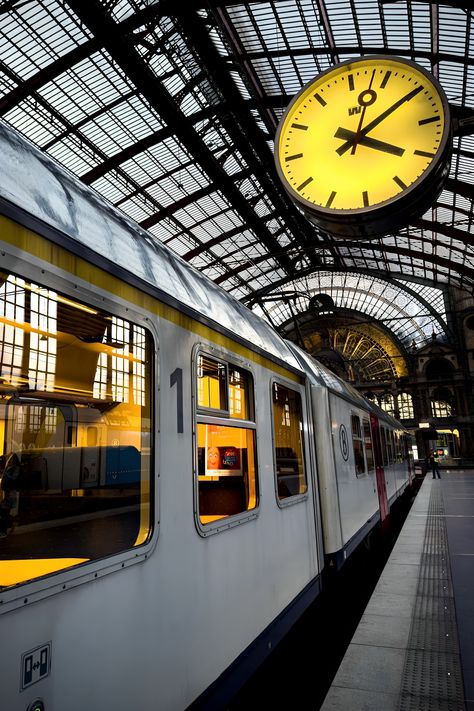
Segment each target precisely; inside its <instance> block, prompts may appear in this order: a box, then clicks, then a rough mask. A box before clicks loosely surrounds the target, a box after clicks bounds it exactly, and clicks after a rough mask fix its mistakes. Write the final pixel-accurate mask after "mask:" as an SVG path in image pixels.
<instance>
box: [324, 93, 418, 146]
mask: <svg viewBox="0 0 474 711" xmlns="http://www.w3.org/2000/svg"><path fill="white" fill-rule="evenodd" d="M423 89H424V87H423V86H421V85H420V86H417V87H416V89H412V91H410V92H408V94H406V95H405V96H402V98H401V99H398V101H396V102H395V103H394V104H392V105H391V106H389V107H388V109H385V111H383V112H382V113H381V114H380V115H379V116H377V117H376V118H374V120H373V121H371V122H370V123H368V124H367V126H366V127H365V128H363V129H362V130H361V131H360V133H359V136H354V137H353V138H351V139H349V140H347V141H346V142H345V143H343V144H342V146H339V148H338V149H337V153H339V155H340V156H342V155H343V153H345V152H346V151H348V150H349V148H352V147H353V146H354V144H356V143H357V142H359V141H360V136H366V135H367V134H368V133H369V131H371V130H372V129H373V128H375V127H376V126H378V125H379V123H382V121H384V120H385V119H386V118H387V116H390V114H392V113H393V112H394V111H395V110H396V109H398V108H399V107H400V106H401V105H402V104H404V103H405V101H410V100H411V99H413V97H414V96H416V95H417V94H419V93H420V91H423Z"/></svg>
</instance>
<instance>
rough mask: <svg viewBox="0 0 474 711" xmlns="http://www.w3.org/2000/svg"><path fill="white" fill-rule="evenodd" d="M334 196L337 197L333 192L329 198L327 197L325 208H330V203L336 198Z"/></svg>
mask: <svg viewBox="0 0 474 711" xmlns="http://www.w3.org/2000/svg"><path fill="white" fill-rule="evenodd" d="M336 195H337V193H336V191H335V190H333V191H332V193H331V194H330V196H329V199H328V201H327V203H326V207H331V205H332V201H333V200H334V198H335V197H336Z"/></svg>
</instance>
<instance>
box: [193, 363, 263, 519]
mask: <svg viewBox="0 0 474 711" xmlns="http://www.w3.org/2000/svg"><path fill="white" fill-rule="evenodd" d="M196 374H197V377H196V402H197V408H196V419H197V423H196V434H197V516H198V524H199V527H200V528H201V527H204V528H203V530H206V531H208V530H215V529H216V525H214V526H212V524H216V522H218V525H220V524H221V522H222V519H226V518H228V517H230V516H236V515H239V514H240V515H245V514H248V513H249V512H252V511H254V510H255V509H256V508H257V505H258V480H257V456H256V424H255V415H254V412H255V408H254V403H253V379H252V375H251V373H250V372H249V371H247V370H244V369H243V368H240V367H238V366H236V365H234V364H232V363H228V362H226V361H224V360H223V359H220V358H214V357H211V356H208V355H207V354H201V353H200V354H198V357H197V368H196ZM209 527H210V529H209Z"/></svg>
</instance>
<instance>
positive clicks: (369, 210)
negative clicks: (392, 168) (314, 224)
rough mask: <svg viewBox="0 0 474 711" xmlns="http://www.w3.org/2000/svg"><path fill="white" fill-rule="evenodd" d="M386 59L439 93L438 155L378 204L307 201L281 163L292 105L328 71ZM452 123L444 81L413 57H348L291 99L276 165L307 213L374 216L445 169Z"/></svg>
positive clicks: (376, 55) (276, 147) (279, 175)
mask: <svg viewBox="0 0 474 711" xmlns="http://www.w3.org/2000/svg"><path fill="white" fill-rule="evenodd" d="M384 59H387V60H390V61H391V62H398V63H401V64H406V65H408V66H410V67H412V68H413V69H415V70H416V71H418V72H420V73H421V74H423V75H424V76H425V77H426V79H427V80H428V81H429V82H431V84H432V85H433V86H434V88H435V89H436V91H437V92H438V94H439V96H440V99H441V103H442V105H443V111H444V126H443V134H442V137H441V140H440V144H439V147H438V150H437V151H436V154H435V157H434V158H433V160H432V161H431V163H430V165H429V166H428V167H427V168H426V170H425V171H423V172H422V173H421V175H420V176H419V177H418V178H417V179H416V180H415V181H414V182H413V183H412V184H411V185H409V186H408V188H407V189H406V190H404V191H403V192H401V193H399V194H398V195H393V196H392V197H391V198H387V200H383V201H382V202H378V203H375V204H374V205H368V206H367V207H355V208H347V209H342V210H341V209H336V208H332V207H325V206H323V205H316V204H315V203H314V202H311V201H310V200H306V198H303V197H302V196H301V195H299V194H298V193H297V192H296V191H295V190H294V188H293V187H292V186H291V185H290V184H289V183H288V181H287V179H286V176H285V174H284V172H283V170H282V167H281V164H280V151H279V145H280V136H281V132H282V130H283V125H284V123H285V121H286V119H287V117H288V114H289V113H290V111H291V109H292V107H293V106H294V105H295V104H296V102H297V101H298V100H299V99H300V97H301V96H302V94H304V93H305V92H306V91H307V89H308V88H309V87H311V86H312V85H313V84H315V83H316V82H319V81H320V79H322V78H323V77H324V76H326V75H328V74H332V73H333V72H334V71H335V70H337V69H339V68H340V67H344V66H347V65H351V64H363V63H365V62H367V61H369V60H377V61H383V60H384ZM451 143H452V122H451V111H450V108H449V103H448V99H447V96H446V93H445V91H444V89H443V87H442V86H441V84H440V83H439V82H438V80H437V79H436V78H435V77H434V76H433V75H431V74H430V73H429V72H428V71H427V70H426V69H425V68H424V67H422V66H420V65H419V64H417V63H416V62H413V61H412V60H411V59H405V58H404V57H399V56H397V55H391V54H370V55H367V56H364V57H358V58H356V59H349V60H346V61H344V62H339V63H338V64H334V65H333V66H332V67H330V68H329V69H326V70H325V71H324V72H321V74H318V75H317V77H315V78H314V79H312V80H311V81H309V82H307V83H306V84H305V85H304V87H303V88H302V89H301V90H300V91H299V92H298V94H296V96H294V97H293V99H292V100H291V102H290V103H289V104H288V106H287V108H286V110H285V113H284V114H283V116H282V117H281V119H280V123H279V124H278V127H277V131H276V134H275V154H274V155H275V165H276V169H277V174H278V177H279V179H280V181H281V182H282V184H283V187H284V189H285V190H286V192H287V193H288V195H289V196H290V198H291V199H292V200H293V202H295V203H297V205H298V206H299V207H300V208H301V209H302V210H303V211H304V212H305V213H308V212H309V213H311V212H314V213H317V214H318V215H321V216H322V217H324V216H327V217H329V218H332V217H334V218H335V219H336V220H337V219H338V218H339V217H340V218H346V217H347V216H348V215H354V216H355V217H357V216H361V217H362V216H365V215H372V214H373V215H375V214H376V212H377V211H378V210H380V209H385V208H386V207H390V206H392V207H394V208H395V206H396V207H397V208H398V205H399V202H400V200H401V198H402V197H403V196H404V195H406V194H407V193H408V192H411V191H412V190H414V191H416V190H417V189H418V187H419V185H420V184H422V183H424V182H425V181H426V180H429V179H430V177H432V175H433V174H434V173H435V172H436V171H437V170H439V169H440V168H441V170H442V169H443V164H444V163H445V162H446V161H448V160H450V159H451V152H452V146H451Z"/></svg>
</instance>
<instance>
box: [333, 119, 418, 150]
mask: <svg viewBox="0 0 474 711" xmlns="http://www.w3.org/2000/svg"><path fill="white" fill-rule="evenodd" d="M334 138H341V139H343V140H344V141H345V143H343V144H342V145H341V146H339V148H337V149H336V152H337V153H339V155H340V156H342V154H343V153H345V152H346V151H347V150H348V149H349V148H350V147H351V146H355V145H361V146H366V147H367V148H373V149H374V150H376V151H383V153H391V154H392V155H394V156H402V155H403V154H404V153H405V149H404V148H400V147H399V146H394V145H393V143H386V142H385V141H379V140H378V139H377V138H371V137H370V136H364V135H363V134H362V135H361V134H358V133H357V131H350V130H349V129H348V128H342V126H339V128H338V129H337V131H336V133H335V134H334Z"/></svg>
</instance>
